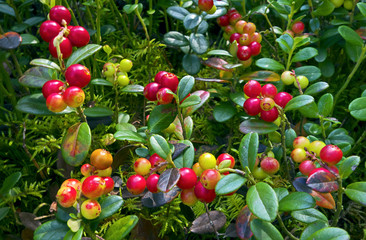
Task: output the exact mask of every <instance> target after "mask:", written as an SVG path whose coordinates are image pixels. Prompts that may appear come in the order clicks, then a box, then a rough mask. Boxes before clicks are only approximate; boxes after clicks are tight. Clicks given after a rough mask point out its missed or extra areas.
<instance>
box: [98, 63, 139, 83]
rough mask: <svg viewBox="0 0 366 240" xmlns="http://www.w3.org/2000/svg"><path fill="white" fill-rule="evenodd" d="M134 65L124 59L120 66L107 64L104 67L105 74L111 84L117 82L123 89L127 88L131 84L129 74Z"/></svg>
mask: <svg viewBox="0 0 366 240" xmlns="http://www.w3.org/2000/svg"><path fill="white" fill-rule="evenodd" d="M132 66H133V63H132V61H131V60H129V59H127V58H125V59H122V60H121V62H120V63H119V64H117V65H116V64H114V63H111V62H107V63H105V64H104V66H103V74H104V76H105V77H106V78H107V80H108V81H110V82H111V83H114V82H117V84H118V85H119V86H121V87H124V86H127V85H128V84H129V83H130V79H129V78H128V74H127V73H128V72H129V71H131V69H132Z"/></svg>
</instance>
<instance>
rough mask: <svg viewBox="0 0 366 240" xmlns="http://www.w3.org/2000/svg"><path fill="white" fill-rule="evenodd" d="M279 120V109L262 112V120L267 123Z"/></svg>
mask: <svg viewBox="0 0 366 240" xmlns="http://www.w3.org/2000/svg"><path fill="white" fill-rule="evenodd" d="M277 118H278V110H277V108H275V107H274V108H272V109H271V110H269V111H263V110H261V119H262V120H264V121H266V122H274V121H275V120H276V119H277Z"/></svg>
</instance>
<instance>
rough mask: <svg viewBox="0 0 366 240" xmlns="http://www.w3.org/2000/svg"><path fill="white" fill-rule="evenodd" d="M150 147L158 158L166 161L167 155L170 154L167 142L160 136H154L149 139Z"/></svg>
mask: <svg viewBox="0 0 366 240" xmlns="http://www.w3.org/2000/svg"><path fill="white" fill-rule="evenodd" d="M149 142H150V145H151V148H152V150H154V152H156V154H158V155H159V156H160V157H162V158H164V159H167V157H168V155H169V154H170V153H171V152H170V148H169V145H168V142H167V141H166V140H165V138H163V137H162V136H160V135H157V134H154V135H152V136H151V137H150V140H149Z"/></svg>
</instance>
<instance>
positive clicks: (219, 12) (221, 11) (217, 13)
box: [204, 1, 228, 20]
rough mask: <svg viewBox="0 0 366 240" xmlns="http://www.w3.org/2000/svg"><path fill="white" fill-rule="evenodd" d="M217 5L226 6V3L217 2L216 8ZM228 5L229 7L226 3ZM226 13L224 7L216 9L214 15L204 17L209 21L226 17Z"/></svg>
mask: <svg viewBox="0 0 366 240" xmlns="http://www.w3.org/2000/svg"><path fill="white" fill-rule="evenodd" d="M216 4H218V5H224V2H223V1H216V3H215V6H216ZM226 4H227V5H228V3H226ZM218 5H217V7H218ZM227 5H226V6H227ZM226 12H227V10H226V8H224V7H218V8H217V9H216V12H215V13H214V14H207V15H206V16H205V17H204V19H206V20H208V19H214V18H218V17H220V16H222V15H225V14H226Z"/></svg>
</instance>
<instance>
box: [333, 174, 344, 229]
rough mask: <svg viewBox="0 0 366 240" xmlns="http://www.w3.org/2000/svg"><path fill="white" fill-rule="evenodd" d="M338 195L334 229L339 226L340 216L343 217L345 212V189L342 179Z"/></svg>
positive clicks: (339, 183)
mask: <svg viewBox="0 0 366 240" xmlns="http://www.w3.org/2000/svg"><path fill="white" fill-rule="evenodd" d="M337 182H338V187H339V188H338V195H337V212H336V213H335V214H334V217H333V220H332V227H335V226H337V223H338V220H339V216H340V215H341V212H342V210H343V187H342V179H341V178H340V177H338V179H337Z"/></svg>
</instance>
